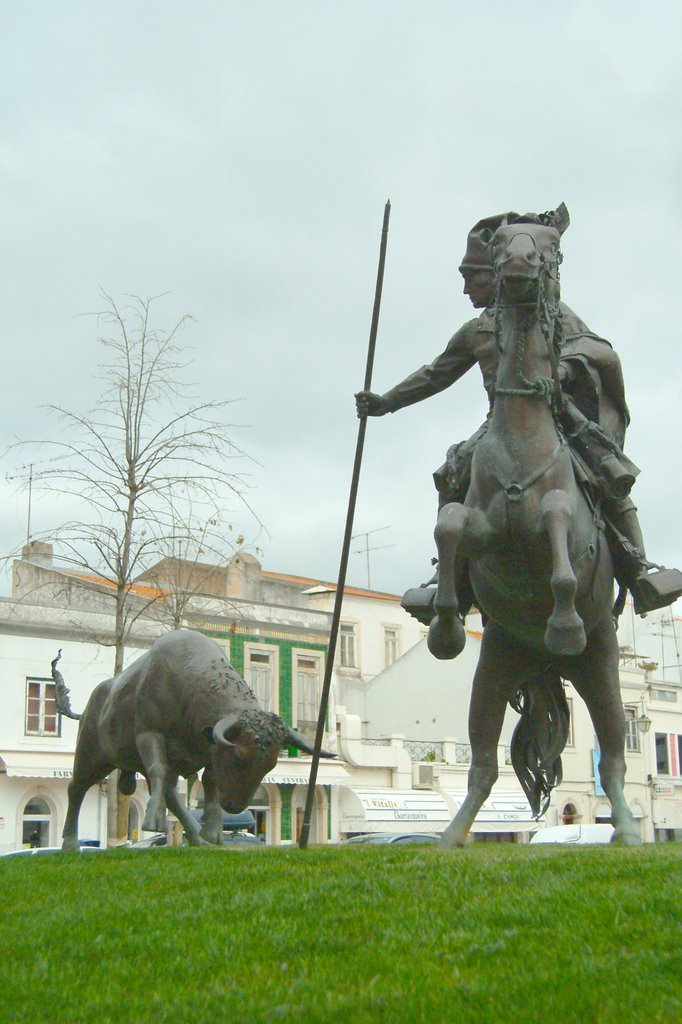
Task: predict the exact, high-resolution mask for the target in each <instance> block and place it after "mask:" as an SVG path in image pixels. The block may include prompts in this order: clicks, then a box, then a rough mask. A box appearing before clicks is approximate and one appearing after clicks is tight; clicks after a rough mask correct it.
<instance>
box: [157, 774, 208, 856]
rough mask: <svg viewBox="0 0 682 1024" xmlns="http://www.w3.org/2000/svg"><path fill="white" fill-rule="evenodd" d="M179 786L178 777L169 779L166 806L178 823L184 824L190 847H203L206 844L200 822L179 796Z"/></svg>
mask: <svg viewBox="0 0 682 1024" xmlns="http://www.w3.org/2000/svg"><path fill="white" fill-rule="evenodd" d="M177 784H178V777H177V775H176V776H171V777H170V778H169V779H168V782H167V783H166V806H167V807H168V810H169V811H171V813H172V814H174V815H175V817H176V818H177V819H178V821H179V822H181V823H182V827H183V828H184V830H185V835H186V836H187V841H188V843H189V845H190V846H202V845H204V843H203V840H202V839H200V837H199V822H198V821H197V820H196V818H195V817H194V815H193V814H191V813H190V810H189V807H186V806H185V804H183V802H182V800H181V799H180V797H179V796H178V791H177V788H176V787H177Z"/></svg>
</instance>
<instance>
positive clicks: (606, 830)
mask: <svg viewBox="0 0 682 1024" xmlns="http://www.w3.org/2000/svg"><path fill="white" fill-rule="evenodd" d="M612 835H613V825H550V826H549V828H542V829H540V831H539V832H536V833H535V835H534V836H533V838H532V839H531V843H571V844H572V845H574V846H578V845H581V846H582V845H585V844H587V843H610V842H611V836H612Z"/></svg>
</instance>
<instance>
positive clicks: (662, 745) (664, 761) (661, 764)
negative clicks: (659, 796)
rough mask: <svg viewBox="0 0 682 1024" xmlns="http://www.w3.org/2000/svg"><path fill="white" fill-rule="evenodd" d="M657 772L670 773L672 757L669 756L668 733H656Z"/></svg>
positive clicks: (659, 773)
mask: <svg viewBox="0 0 682 1024" xmlns="http://www.w3.org/2000/svg"><path fill="white" fill-rule="evenodd" d="M656 774H657V775H670V758H669V756H668V734H667V733H665V732H657V733H656Z"/></svg>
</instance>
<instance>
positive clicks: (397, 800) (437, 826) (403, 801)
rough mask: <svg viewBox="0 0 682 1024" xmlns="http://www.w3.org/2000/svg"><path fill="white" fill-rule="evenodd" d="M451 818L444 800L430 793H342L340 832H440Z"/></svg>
mask: <svg viewBox="0 0 682 1024" xmlns="http://www.w3.org/2000/svg"><path fill="white" fill-rule="evenodd" d="M451 818H452V815H451V814H450V811H449V810H448V805H447V804H446V802H445V800H444V799H443V797H442V796H441V795H440V793H437V792H433V791H431V790H416V789H351V788H350V787H348V786H345V787H344V788H343V789H342V791H341V819H340V827H341V831H342V832H442V831H443V829H444V828H445V827H446V826H447V824H448V822H449V821H450V819H451Z"/></svg>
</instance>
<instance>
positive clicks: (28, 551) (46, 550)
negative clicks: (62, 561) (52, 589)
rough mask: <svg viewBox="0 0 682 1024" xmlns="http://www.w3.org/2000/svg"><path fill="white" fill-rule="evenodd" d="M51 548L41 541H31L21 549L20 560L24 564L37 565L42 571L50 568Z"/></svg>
mask: <svg viewBox="0 0 682 1024" xmlns="http://www.w3.org/2000/svg"><path fill="white" fill-rule="evenodd" d="M53 550H54V549H53V547H52V545H51V544H48V543H47V542H46V541H43V540H31V541H29V542H28V544H25V545H24V547H23V548H22V549H21V558H22V561H24V562H30V563H31V564H32V565H39V566H41V567H42V568H43V569H51V568H52V553H53Z"/></svg>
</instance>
